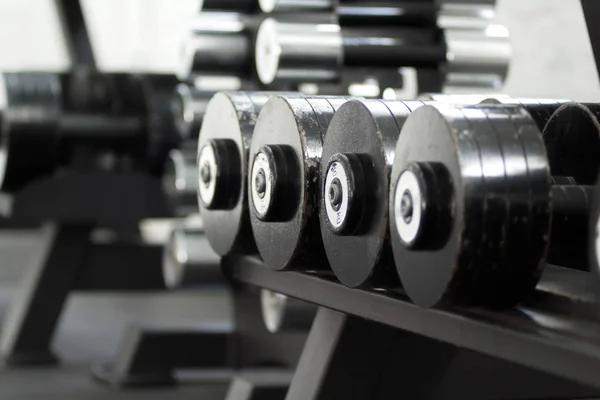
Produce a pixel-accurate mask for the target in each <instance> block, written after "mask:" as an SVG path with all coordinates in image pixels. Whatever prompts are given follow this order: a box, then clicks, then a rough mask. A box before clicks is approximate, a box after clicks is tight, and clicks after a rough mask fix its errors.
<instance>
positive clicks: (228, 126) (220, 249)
mask: <svg viewBox="0 0 600 400" xmlns="http://www.w3.org/2000/svg"><path fill="white" fill-rule="evenodd" d="M251 95H252V94H250V93H244V92H237V93H217V94H216V95H215V96H214V97H213V98H212V99H211V100H210V102H209V103H208V106H207V108H206V114H205V116H204V120H203V123H202V128H201V130H200V136H199V138H198V149H202V148H203V147H204V146H205V145H206V144H207V143H208V142H209V141H210V140H212V139H230V140H233V141H234V142H235V144H236V145H237V147H238V150H239V157H240V161H241V163H240V171H239V173H240V177H241V178H240V179H241V182H240V185H241V191H240V195H239V198H238V199H237V201H236V202H235V205H234V207H233V208H231V209H228V210H209V209H207V208H206V207H205V206H204V204H203V202H202V201H201V200H200V199H199V200H198V203H199V207H200V213H201V215H202V219H203V222H204V227H205V229H206V236H207V238H208V241H209V243H210V245H211V246H212V248H213V249H214V250H215V252H216V253H217V254H219V255H226V254H230V253H254V252H256V245H255V244H254V240H253V238H252V231H251V229H250V216H249V214H248V203H247V200H246V189H245V187H246V175H247V169H248V151H249V149H250V142H251V140H252V132H253V130H254V125H255V123H256V119H257V118H258V113H259V111H260V107H261V104H260V101H261V100H260V99H259V100H257V103H258V105H257V104H255V102H253V101H252V100H251ZM265 101H266V98H265ZM199 184H202V183H201V182H199Z"/></svg>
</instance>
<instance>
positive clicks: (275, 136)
mask: <svg viewBox="0 0 600 400" xmlns="http://www.w3.org/2000/svg"><path fill="white" fill-rule="evenodd" d="M334 111H335V110H334V108H333V106H331V104H330V103H328V102H325V101H314V100H310V101H309V100H308V99H304V98H297V97H296V98H292V97H285V98H284V97H275V98H272V99H271V100H269V102H267V104H265V106H264V107H263V110H262V111H261V113H260V115H259V117H258V120H257V122H256V128H255V130H254V137H253V140H252V145H251V148H250V158H249V159H250V160H251V161H250V162H251V163H252V162H253V161H254V160H259V159H261V158H260V157H261V156H260V155H259V154H263V152H262V151H261V149H262V150H264V148H263V146H268V148H269V149H276V150H277V151H279V150H281V152H283V153H285V154H288V156H286V157H285V159H284V161H285V162H284V163H283V164H280V163H279V164H278V163H271V165H270V168H273V166H274V165H275V166H276V168H277V171H270V172H271V173H270V174H269V176H271V177H277V179H276V180H274V181H273V182H272V185H273V187H272V192H273V193H285V196H275V197H272V198H271V199H270V201H271V203H270V204H268V205H267V206H268V207H267V208H272V209H275V210H279V211H280V212H275V214H274V215H271V216H270V217H269V220H268V221H263V220H261V219H260V218H259V217H258V215H257V212H256V211H255V210H254V207H255V205H254V202H253V200H252V199H253V194H252V193H253V192H255V191H258V190H259V187H258V186H257V185H256V183H257V182H258V181H255V180H250V179H249V181H248V190H249V192H248V193H249V200H250V201H249V208H250V220H251V223H252V230H253V232H254V238H255V240H256V244H257V247H258V250H259V253H260V255H261V256H262V258H263V260H264V261H265V263H266V264H267V265H268V266H269V267H271V268H273V269H276V270H281V269H295V268H298V269H322V268H323V267H324V266H325V265H326V263H325V262H324V261H325V257H324V250H323V242H322V240H321V236H320V234H319V228H318V219H317V218H318V217H317V216H318V213H317V209H318V204H319V197H318V188H319V186H318V171H319V163H320V161H321V152H322V143H323V137H324V135H325V130H326V126H324V125H327V124H328V122H329V120H330V119H331V117H332V116H333V113H334ZM257 156H258V157H257ZM249 168H250V169H252V168H253V166H252V165H250V166H249ZM257 173H258V172H257ZM282 186H284V190H281V189H282ZM256 195H257V196H258V193H256ZM278 199H279V200H278Z"/></svg>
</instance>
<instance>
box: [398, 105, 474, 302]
mask: <svg viewBox="0 0 600 400" xmlns="http://www.w3.org/2000/svg"><path fill="white" fill-rule="evenodd" d="M475 134H476V133H475V132H474V131H473V130H472V129H470V126H469V124H468V122H467V121H466V120H465V118H464V115H463V114H462V112H461V111H460V110H459V109H456V108H452V107H449V106H444V105H437V106H435V107H433V106H429V105H428V106H424V107H421V108H419V109H417V110H416V111H415V112H413V113H412V115H410V116H409V117H408V119H407V121H406V123H405V124H404V126H403V128H402V132H401V134H400V138H399V140H398V143H397V146H396V158H395V161H394V166H393V168H392V176H391V188H390V193H389V196H390V201H389V204H390V234H391V240H392V247H393V250H394V259H395V261H396V269H397V271H398V274H399V276H400V281H401V283H402V286H403V287H404V289H405V290H406V292H407V294H408V296H409V297H410V298H411V299H412V300H413V301H414V302H415V303H416V304H418V305H421V306H425V307H431V306H438V305H443V304H448V303H472V301H473V293H472V287H471V285H470V283H471V282H472V280H473V273H474V271H475V269H476V268H478V265H477V261H478V260H477V249H478V248H479V246H481V241H482V239H481V236H482V232H481V221H482V218H483V211H484V210H483V201H482V199H481V193H480V191H481V188H482V184H483V171H482V166H481V156H480V154H479V151H478V149H477V145H476V142H475ZM415 166H416V167H419V168H420V169H421V170H422V172H424V171H426V169H429V171H428V174H429V176H433V177H434V178H433V179H430V180H429V181H427V182H428V185H426V186H425V188H427V189H432V190H430V191H428V193H421V194H423V195H424V197H426V198H427V199H428V201H427V202H426V203H425V204H427V207H424V208H423V211H427V213H428V214H429V215H431V213H432V212H434V211H435V218H424V219H422V221H423V222H422V223H421V224H420V226H419V227H418V228H419V229H420V230H424V232H423V240H422V242H421V243H419V244H418V246H417V247H411V246H408V245H406V244H404V242H403V239H402V238H401V236H400V233H399V230H398V222H397V221H402V220H403V219H405V215H404V214H402V215H397V214H398V213H399V212H400V210H397V208H398V207H396V198H397V197H400V196H402V186H399V185H398V184H399V178H400V177H401V175H403V176H404V174H405V173H406V174H408V175H407V176H410V174H409V173H408V172H405V170H407V171H411V169H410V168H411V167H415ZM410 173H412V172H410ZM413 175H415V176H417V174H413ZM423 176H425V174H423ZM400 183H402V181H400ZM436 202H437V205H436ZM429 205H436V206H435V207H429ZM416 206H419V203H418V204H416Z"/></svg>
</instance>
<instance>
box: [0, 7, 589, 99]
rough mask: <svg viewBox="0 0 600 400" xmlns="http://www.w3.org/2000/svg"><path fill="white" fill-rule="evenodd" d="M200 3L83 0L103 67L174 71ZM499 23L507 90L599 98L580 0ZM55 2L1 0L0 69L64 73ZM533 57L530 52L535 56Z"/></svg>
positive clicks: (504, 12) (511, 10)
mask: <svg viewBox="0 0 600 400" xmlns="http://www.w3.org/2000/svg"><path fill="white" fill-rule="evenodd" d="M199 3H201V0H177V1H172V0H103V1H97V0H83V1H82V5H83V11H84V13H85V18H86V23H87V24H88V26H89V29H90V34H91V38H92V41H93V45H94V51H95V52H96V56H97V62H98V65H99V67H100V68H101V69H103V70H106V71H131V70H137V71H157V72H158V71H159V72H171V71H175V70H176V69H177V62H178V54H179V48H178V46H175V45H173V43H179V42H180V40H178V38H180V37H182V35H183V32H185V28H186V25H187V24H185V23H182V21H187V20H189V18H190V16H191V15H192V14H193V12H194V10H197V8H198V6H199ZM496 22H497V23H499V24H503V25H505V26H506V27H507V28H508V30H509V32H510V35H511V38H512V43H513V47H514V55H513V59H512V61H511V67H510V72H509V76H508V80H507V81H506V84H505V90H504V92H505V93H507V94H509V95H512V96H525V97H558V98H565V97H567V98H570V99H573V100H578V101H597V100H598V98H599V97H600V83H599V81H598V76H597V74H596V71H595V69H594V63H593V61H592V50H591V48H590V43H589V38H588V35H587V30H586V27H585V22H584V19H583V14H582V11H581V5H580V3H579V0H526V1H523V0H498V5H497V17H496ZM59 26H60V25H59V21H58V16H57V14H56V11H55V8H54V1H52V0H19V1H14V0H0V54H1V56H0V70H21V69H44V70H65V69H66V68H68V66H69V60H68V57H67V51H66V49H65V46H64V43H63V41H62V37H61V34H60V30H59V29H60V28H59ZM533 54H535V56H533V57H532V55H533Z"/></svg>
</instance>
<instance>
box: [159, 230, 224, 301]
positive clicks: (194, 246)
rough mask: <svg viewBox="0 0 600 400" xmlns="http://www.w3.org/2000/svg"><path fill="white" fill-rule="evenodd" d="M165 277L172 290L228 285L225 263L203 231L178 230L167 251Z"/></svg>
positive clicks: (164, 253)
mask: <svg viewBox="0 0 600 400" xmlns="http://www.w3.org/2000/svg"><path fill="white" fill-rule="evenodd" d="M163 275H164V279H165V285H166V287H167V288H169V289H180V288H191V287H198V286H213V285H224V284H225V278H224V277H223V274H222V273H221V260H220V257H219V256H218V255H217V254H215V252H214V251H212V249H211V248H210V245H209V244H208V240H207V239H206V235H205V234H204V231H203V230H202V229H200V228H185V227H181V228H175V229H174V230H173V231H172V232H171V235H170V236H169V240H168V242H167V243H166V245H165V247H164V250H163Z"/></svg>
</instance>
